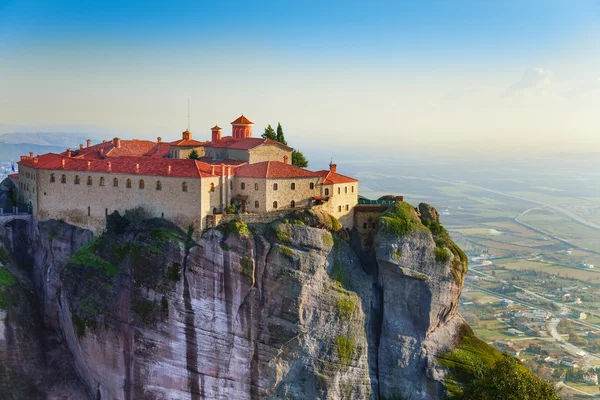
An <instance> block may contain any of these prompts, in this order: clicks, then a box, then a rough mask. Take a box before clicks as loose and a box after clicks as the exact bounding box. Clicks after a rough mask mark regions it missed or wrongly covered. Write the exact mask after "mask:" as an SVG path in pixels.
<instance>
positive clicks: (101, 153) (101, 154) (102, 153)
mask: <svg viewBox="0 0 600 400" xmlns="http://www.w3.org/2000/svg"><path fill="white" fill-rule="evenodd" d="M100 157H102V158H104V147H100Z"/></svg>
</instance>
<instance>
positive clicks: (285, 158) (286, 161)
mask: <svg viewBox="0 0 600 400" xmlns="http://www.w3.org/2000/svg"><path fill="white" fill-rule="evenodd" d="M289 160H290V158H289V157H288V156H283V163H284V164H287V163H288V161H289Z"/></svg>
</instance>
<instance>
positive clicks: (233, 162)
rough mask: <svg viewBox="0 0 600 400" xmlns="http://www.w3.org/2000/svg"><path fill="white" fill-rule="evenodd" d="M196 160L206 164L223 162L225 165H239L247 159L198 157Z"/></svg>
mask: <svg viewBox="0 0 600 400" xmlns="http://www.w3.org/2000/svg"><path fill="white" fill-rule="evenodd" d="M198 161H202V162H205V163H207V164H212V165H221V164H225V165H231V166H240V165H242V164H246V163H247V161H244V160H231V159H225V160H215V159H214V158H212V157H200V158H199V159H198Z"/></svg>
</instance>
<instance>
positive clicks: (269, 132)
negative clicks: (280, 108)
mask: <svg viewBox="0 0 600 400" xmlns="http://www.w3.org/2000/svg"><path fill="white" fill-rule="evenodd" d="M261 136H262V138H263V139H271V140H277V134H276V133H275V129H273V127H272V126H271V124H269V125H267V127H266V128H265V131H264V132H263V134H262V135H261Z"/></svg>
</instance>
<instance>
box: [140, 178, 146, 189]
mask: <svg viewBox="0 0 600 400" xmlns="http://www.w3.org/2000/svg"><path fill="white" fill-rule="evenodd" d="M139 186H140V189H143V188H145V187H146V185H145V184H144V180H143V179H140V185H139Z"/></svg>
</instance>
